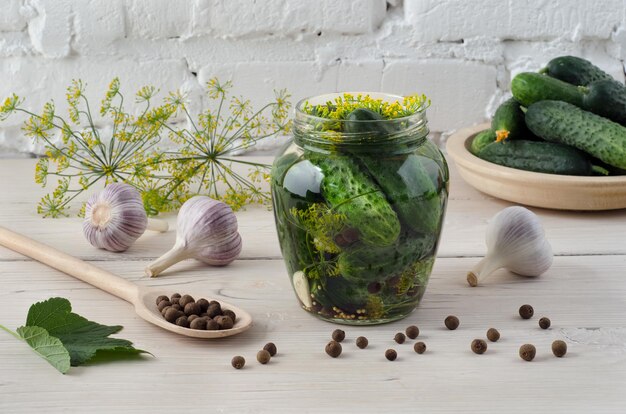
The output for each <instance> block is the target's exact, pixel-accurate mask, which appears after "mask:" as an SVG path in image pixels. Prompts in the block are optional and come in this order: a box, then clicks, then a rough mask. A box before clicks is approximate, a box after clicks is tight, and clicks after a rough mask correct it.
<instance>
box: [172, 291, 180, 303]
mask: <svg viewBox="0 0 626 414" xmlns="http://www.w3.org/2000/svg"><path fill="white" fill-rule="evenodd" d="M179 301H180V293H174V294H173V295H172V299H170V302H172V303H178V302H179Z"/></svg>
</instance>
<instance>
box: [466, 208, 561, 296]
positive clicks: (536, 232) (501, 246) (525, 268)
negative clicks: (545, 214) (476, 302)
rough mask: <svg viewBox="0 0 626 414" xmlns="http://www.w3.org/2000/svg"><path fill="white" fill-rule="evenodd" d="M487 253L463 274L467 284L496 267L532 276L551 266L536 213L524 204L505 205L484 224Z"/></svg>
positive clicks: (478, 279)
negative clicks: (505, 206) (486, 224)
mask: <svg viewBox="0 0 626 414" xmlns="http://www.w3.org/2000/svg"><path fill="white" fill-rule="evenodd" d="M486 242H487V255H486V256H485V257H484V258H483V259H482V260H481V261H480V262H479V263H478V264H477V265H476V266H475V267H474V269H472V270H471V271H470V272H469V273H468V274H467V282H468V283H469V284H470V286H477V285H478V283H479V282H480V280H482V279H484V278H486V277H487V276H489V275H490V274H491V273H493V272H494V271H496V270H497V269H500V268H506V269H508V270H510V271H511V272H514V273H517V274H519V275H521V276H529V277H535V276H540V275H541V274H543V273H545V272H546V271H547V270H548V269H549V268H550V266H551V265H552V259H553V255H552V247H551V246H550V243H548V241H547V240H546V238H545V232H544V230H543V227H542V226H541V223H540V222H539V219H538V218H537V216H536V215H535V214H534V213H532V212H531V211H530V210H528V209H526V208H524V207H519V206H516V207H507V208H505V209H504V210H502V211H500V212H499V213H498V214H496V215H495V216H494V217H493V219H492V220H491V221H490V222H489V225H488V226H487V237H486Z"/></svg>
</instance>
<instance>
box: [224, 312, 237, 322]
mask: <svg viewBox="0 0 626 414" xmlns="http://www.w3.org/2000/svg"><path fill="white" fill-rule="evenodd" d="M222 315H224V316H228V317H229V318H230V319H232V320H233V323H234V322H236V321H237V315H235V312H233V311H231V310H230V309H226V310H224V311H222Z"/></svg>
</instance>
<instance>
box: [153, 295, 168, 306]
mask: <svg viewBox="0 0 626 414" xmlns="http://www.w3.org/2000/svg"><path fill="white" fill-rule="evenodd" d="M164 300H166V301H168V302H169V301H170V298H168V297H167V296H165V295H161V296H157V298H156V304H157V306H159V303H161V301H164ZM170 303H171V302H170Z"/></svg>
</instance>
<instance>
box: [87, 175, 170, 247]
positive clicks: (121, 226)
mask: <svg viewBox="0 0 626 414" xmlns="http://www.w3.org/2000/svg"><path fill="white" fill-rule="evenodd" d="M146 228H148V229H150V230H155V231H160V232H164V231H167V228H168V225H167V222H166V221H163V220H154V219H149V218H148V216H147V215H146V210H145V209H144V207H143V202H142V200H141V194H139V191H137V189H136V188H135V187H133V186H132V185H129V184H123V183H113V184H110V185H108V186H107V187H106V188H105V189H104V190H102V191H101V192H99V193H96V194H93V195H92V196H91V197H90V198H89V200H88V201H87V204H86V205H85V220H84V221H83V234H84V235H85V238H87V240H88V241H89V243H91V244H92V245H93V246H95V247H98V248H100V249H105V250H109V251H112V252H123V251H124V250H126V249H128V248H129V247H130V246H131V245H132V244H133V243H134V242H135V240H137V239H138V238H139V236H141V235H142V234H143V233H144V231H146Z"/></svg>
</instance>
